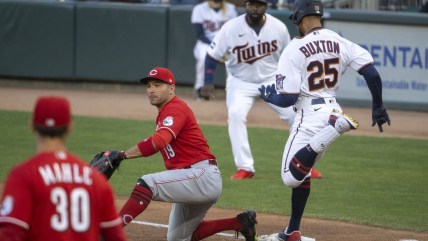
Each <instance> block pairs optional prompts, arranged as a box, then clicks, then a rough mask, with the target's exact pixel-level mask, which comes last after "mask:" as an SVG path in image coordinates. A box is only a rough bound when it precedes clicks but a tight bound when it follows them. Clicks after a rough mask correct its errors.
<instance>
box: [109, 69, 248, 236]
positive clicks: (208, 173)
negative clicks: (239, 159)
mask: <svg viewBox="0 0 428 241" xmlns="http://www.w3.org/2000/svg"><path fill="white" fill-rule="evenodd" d="M141 82H142V83H144V84H145V85H146V87H147V95H148V97H149V101H150V104H151V105H153V106H156V107H157V109H158V112H159V113H158V116H157V118H156V123H155V124H156V125H155V127H156V131H155V132H154V134H153V135H151V136H149V137H147V138H144V139H143V140H142V141H140V142H138V143H137V144H136V145H134V146H132V147H130V148H128V149H127V150H125V151H120V152H116V151H114V152H113V151H112V152H107V153H103V155H108V156H109V160H110V161H111V163H114V165H117V166H118V165H119V164H120V162H121V161H123V160H126V159H134V158H140V157H148V156H152V155H154V154H156V153H158V152H160V153H161V154H162V157H163V161H164V164H165V168H166V170H164V171H160V172H156V173H151V174H145V175H143V176H141V177H140V178H139V179H138V180H137V184H136V185H135V186H134V189H133V190H132V193H131V195H130V197H129V199H128V200H127V202H126V203H125V205H124V206H123V207H122V209H121V210H120V212H119V216H121V217H122V221H123V224H124V225H127V224H129V223H130V222H131V221H132V220H133V219H134V218H135V217H137V216H138V215H139V214H140V213H142V212H144V210H146V208H147V207H148V205H149V204H150V202H151V201H152V200H154V201H162V202H170V203H173V205H172V208H171V213H170V216H169V223H168V234H167V239H168V241H190V240H191V241H197V240H202V239H204V238H206V237H209V236H211V235H213V234H215V233H218V232H222V231H225V230H235V231H236V232H241V233H242V235H244V237H245V239H246V240H247V241H254V240H255V238H256V230H255V224H256V223H257V221H256V213H255V212H254V211H246V212H243V213H241V214H238V215H237V216H236V217H231V218H226V219H220V220H210V221H207V220H204V218H205V215H206V213H207V212H208V209H209V208H211V206H212V205H214V204H215V203H216V202H217V199H218V198H219V197H220V194H221V190H222V178H221V173H220V170H219V168H218V166H217V160H216V157H215V156H214V154H212V153H211V151H210V148H209V146H208V143H207V140H206V138H205V137H204V135H203V133H202V130H201V128H200V127H199V125H198V123H197V121H196V118H195V115H194V113H193V111H192V110H191V109H190V108H189V106H188V105H187V104H186V103H185V102H184V101H183V100H181V99H180V98H179V97H178V96H176V95H175V78H174V74H173V73H172V72H171V71H170V70H169V69H167V68H162V67H156V68H153V69H152V70H151V71H149V73H148V74H147V76H146V77H144V78H142V79H141ZM117 163H119V164H117Z"/></svg>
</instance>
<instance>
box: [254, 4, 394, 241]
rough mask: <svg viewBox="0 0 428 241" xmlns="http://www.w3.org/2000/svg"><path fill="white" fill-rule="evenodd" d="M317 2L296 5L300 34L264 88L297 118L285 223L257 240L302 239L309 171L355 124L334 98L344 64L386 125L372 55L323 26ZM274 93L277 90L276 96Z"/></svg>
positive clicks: (287, 166)
mask: <svg viewBox="0 0 428 241" xmlns="http://www.w3.org/2000/svg"><path fill="white" fill-rule="evenodd" d="M322 15H323V5H322V2H321V1H320V0H300V1H298V2H296V3H295V5H294V10H293V12H292V14H291V16H290V19H291V20H292V21H293V22H294V24H296V25H297V26H298V29H299V31H300V34H301V37H297V38H294V39H293V40H292V41H291V43H290V44H289V45H288V46H287V47H286V49H285V50H284V52H283V53H282V55H281V58H280V60H279V63H278V70H277V73H276V83H275V84H274V85H270V86H262V87H261V88H260V89H259V90H260V94H261V95H260V97H261V98H263V99H264V100H265V101H268V102H270V103H273V104H275V105H278V106H282V107H288V106H290V105H294V104H295V108H296V111H297V114H296V121H295V123H294V125H293V128H292V130H291V132H290V136H289V139H288V141H287V143H286V145H285V149H284V154H283V158H282V167H281V176H282V180H283V182H284V184H285V185H286V186H288V187H291V188H292V196H291V208H292V210H291V217H290V221H289V224H288V227H287V228H285V229H284V230H283V231H282V232H279V233H277V234H273V235H269V236H264V237H261V238H260V239H259V240H261V241H266V240H270V241H284V240H286V241H300V240H301V233H300V231H299V229H300V221H301V218H302V216H303V212H304V209H305V206H306V202H307V200H308V198H309V193H310V187H311V185H310V184H311V182H310V170H311V168H312V167H313V166H314V164H315V163H316V162H317V161H318V160H319V159H320V158H321V157H322V156H323V154H324V153H325V151H326V149H327V148H328V146H329V145H330V144H331V143H332V142H333V141H334V140H336V139H337V138H338V137H339V136H341V135H342V134H343V133H345V132H347V131H349V130H351V129H356V128H357V127H358V123H357V122H356V121H355V120H353V119H352V118H351V117H349V116H347V115H346V114H343V112H342V108H341V106H340V105H339V104H338V102H337V100H336V91H337V90H338V88H339V85H340V81H341V76H342V74H343V73H344V72H345V71H346V69H347V67H350V68H351V69H353V70H355V71H357V72H358V73H359V74H361V75H363V76H364V79H365V80H366V82H367V86H368V87H369V89H370V92H371V94H372V99H373V100H372V102H373V103H372V107H373V109H372V110H373V111H372V117H373V124H372V125H373V126H374V125H376V124H377V125H378V127H379V131H380V132H382V131H383V128H382V125H383V124H385V123H388V125H389V124H390V119H389V116H388V113H387V112H386V109H385V107H384V105H383V101H382V81H381V78H380V76H379V73H378V72H377V70H376V68H375V67H374V65H373V58H372V56H371V55H370V53H369V52H368V51H367V50H365V49H363V48H362V47H360V46H358V45H357V44H355V43H353V42H351V41H349V40H347V39H345V38H343V37H341V36H339V35H338V34H337V33H335V32H333V31H331V30H328V29H323V28H322V25H321V16H322ZM277 91H278V92H279V94H277Z"/></svg>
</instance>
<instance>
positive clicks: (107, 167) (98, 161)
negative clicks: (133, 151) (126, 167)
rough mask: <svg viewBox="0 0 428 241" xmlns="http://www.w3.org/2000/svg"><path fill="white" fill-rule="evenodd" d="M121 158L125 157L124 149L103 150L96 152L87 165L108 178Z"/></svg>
mask: <svg viewBox="0 0 428 241" xmlns="http://www.w3.org/2000/svg"><path fill="white" fill-rule="evenodd" d="M123 159H125V152H124V151H119V152H118V151H103V152H100V153H98V154H96V155H95V156H94V158H93V159H92V161H91V162H90V163H89V165H91V166H92V167H93V168H95V169H96V170H98V172H100V173H102V174H104V176H106V177H107V179H110V177H111V176H112V175H113V173H114V171H116V169H117V168H118V167H119V165H120V163H121V162H122V161H123Z"/></svg>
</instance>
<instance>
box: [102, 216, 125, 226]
mask: <svg viewBox="0 0 428 241" xmlns="http://www.w3.org/2000/svg"><path fill="white" fill-rule="evenodd" d="M120 224H122V220H121V219H120V217H118V218H116V219H115V220H112V221H108V222H101V223H100V227H101V228H111V227H114V226H118V225H120Z"/></svg>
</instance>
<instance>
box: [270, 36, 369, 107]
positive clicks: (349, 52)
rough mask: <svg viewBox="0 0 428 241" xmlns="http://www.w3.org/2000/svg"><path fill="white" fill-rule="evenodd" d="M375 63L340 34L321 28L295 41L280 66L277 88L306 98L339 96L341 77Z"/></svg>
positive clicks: (285, 52) (363, 51)
mask: <svg viewBox="0 0 428 241" xmlns="http://www.w3.org/2000/svg"><path fill="white" fill-rule="evenodd" d="M370 63H373V58H372V56H371V55H370V53H369V52H368V51H367V50H365V49H364V48H362V47H360V46H359V45H357V44H355V43H353V42H351V41H349V40H347V39H345V38H343V37H341V36H339V35H338V34H337V33H335V32H333V31H331V30H328V29H322V28H318V29H315V30H313V31H312V32H311V33H309V34H307V35H306V36H304V37H299V38H297V37H296V38H294V39H293V40H292V41H291V43H290V44H289V45H288V46H287V47H286V48H285V50H284V52H283V53H282V55H281V58H280V59H279V63H278V70H277V76H276V88H277V90H278V92H279V93H284V94H286V93H300V96H302V97H309V98H326V97H336V90H337V89H338V88H339V85H340V79H341V75H342V74H343V73H345V71H346V68H347V67H348V66H350V67H351V68H352V69H354V70H355V71H358V70H360V69H361V68H362V67H364V66H365V65H368V64H370Z"/></svg>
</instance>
